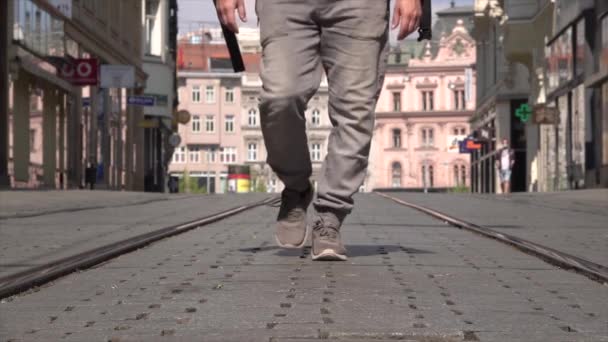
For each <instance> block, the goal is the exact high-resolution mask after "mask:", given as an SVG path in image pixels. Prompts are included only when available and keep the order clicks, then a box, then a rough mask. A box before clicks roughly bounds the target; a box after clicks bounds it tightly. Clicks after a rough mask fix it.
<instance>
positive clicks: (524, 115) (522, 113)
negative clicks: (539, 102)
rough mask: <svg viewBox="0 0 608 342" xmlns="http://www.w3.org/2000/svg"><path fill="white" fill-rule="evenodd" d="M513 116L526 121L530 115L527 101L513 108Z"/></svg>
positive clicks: (530, 111)
mask: <svg viewBox="0 0 608 342" xmlns="http://www.w3.org/2000/svg"><path fill="white" fill-rule="evenodd" d="M515 116H516V117H518V118H519V121H521V122H523V123H526V122H528V120H529V119H530V116H532V110H530V106H528V104H527V103H522V104H521V106H519V108H517V109H516V110H515Z"/></svg>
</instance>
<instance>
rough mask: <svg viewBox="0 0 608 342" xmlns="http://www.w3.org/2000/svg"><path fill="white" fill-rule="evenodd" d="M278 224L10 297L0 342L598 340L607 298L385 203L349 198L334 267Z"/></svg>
mask: <svg viewBox="0 0 608 342" xmlns="http://www.w3.org/2000/svg"><path fill="white" fill-rule="evenodd" d="M178 203H182V202H175V204H176V205H177V204H178ZM176 210H179V209H176ZM275 214H276V208H270V207H261V208H257V209H253V210H251V211H247V212H244V213H242V214H239V215H236V216H233V217H231V218H228V219H225V220H223V221H220V222H216V223H214V224H211V225H208V226H205V227H202V228H199V229H197V230H193V231H190V232H188V233H185V234H183V235H179V236H175V237H173V238H170V239H166V240H163V241H160V242H157V243H155V244H153V245H150V246H148V247H147V248H144V249H141V250H139V251H136V252H133V253H130V254H126V255H123V256H121V257H119V258H117V259H114V260H112V261H110V262H107V263H105V264H103V265H100V266H98V267H96V268H94V269H90V270H87V271H83V272H79V273H76V274H72V275H70V276H67V277H64V278H61V279H59V280H57V281H56V282H54V283H52V284H49V285H47V286H44V287H42V288H40V289H37V290H36V291H31V292H30V293H27V294H22V295H19V296H15V297H12V298H9V299H7V300H5V301H4V302H3V303H1V304H0V322H1V323H0V340H2V341H5V340H8V341H22V340H23V341H64V340H65V341H275V342H279V341H288V342H303V341H316V340H318V339H334V338H335V339H338V340H340V341H370V340H373V341H388V340H394V339H400V340H406V341H427V342H428V341H436V342H443V341H497V342H498V341H500V342H503V341H522V342H523V341H526V342H531V341H543V342H545V341H593V342H596V341H608V321H607V319H608V287H607V286H604V285H600V284H598V283H596V282H593V281H590V280H589V279H587V278H585V277H583V276H580V275H577V274H575V273H572V272H567V271H564V270H560V269H558V268H556V267H553V266H551V265H549V264H547V263H545V262H543V261H540V260H539V259H536V258H534V257H532V256H529V255H527V254H524V253H521V252H519V251H517V250H515V249H513V248H512V247H509V246H506V245H503V244H501V243H499V242H496V241H494V240H491V239H486V238H483V237H480V236H478V235H476V234H473V233H470V232H467V231H463V230H460V229H456V228H453V227H451V226H447V225H445V224H443V223H442V222H440V221H437V220H435V219H432V218H430V217H428V216H425V215H424V214H422V213H419V212H417V211H414V210H411V209H408V208H406V207H403V206H400V205H398V204H396V203H394V202H392V201H390V200H388V199H384V198H381V197H379V196H377V195H373V194H366V195H361V196H358V197H357V207H356V210H355V212H354V213H353V214H352V215H351V216H349V218H348V219H347V222H346V225H345V228H344V238H345V242H346V244H347V247H348V248H349V255H350V259H349V261H347V262H343V263H334V262H325V263H324V262H312V261H311V260H310V255H309V249H304V250H288V251H286V250H280V249H278V248H276V247H275V246H274V243H273V237H272V228H273V221H274V217H275ZM579 254H580V253H579Z"/></svg>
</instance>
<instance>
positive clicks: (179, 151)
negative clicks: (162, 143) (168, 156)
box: [173, 146, 186, 164]
mask: <svg viewBox="0 0 608 342" xmlns="http://www.w3.org/2000/svg"><path fill="white" fill-rule="evenodd" d="M173 162H174V163H177V164H179V163H185V162H186V147H185V146H180V147H178V148H176V149H175V152H173Z"/></svg>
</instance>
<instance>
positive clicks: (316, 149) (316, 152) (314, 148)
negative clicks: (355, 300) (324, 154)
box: [310, 143, 321, 161]
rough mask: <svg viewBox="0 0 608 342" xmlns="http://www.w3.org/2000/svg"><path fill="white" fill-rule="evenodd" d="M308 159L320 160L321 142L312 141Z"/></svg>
mask: <svg viewBox="0 0 608 342" xmlns="http://www.w3.org/2000/svg"><path fill="white" fill-rule="evenodd" d="M310 159H311V160H312V161H321V144H319V143H314V144H312V145H311V146H310Z"/></svg>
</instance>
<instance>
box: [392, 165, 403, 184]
mask: <svg viewBox="0 0 608 342" xmlns="http://www.w3.org/2000/svg"><path fill="white" fill-rule="evenodd" d="M391 186H392V187H393V188H398V187H401V163H399V162H394V163H393V165H392V166H391Z"/></svg>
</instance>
